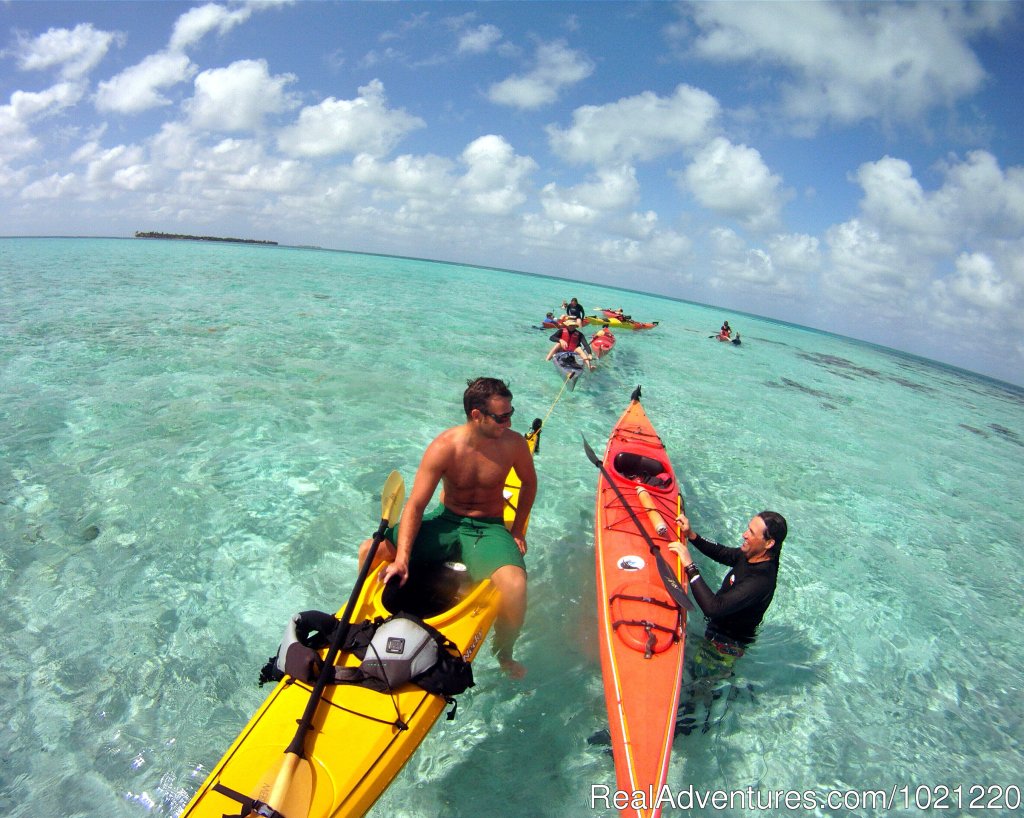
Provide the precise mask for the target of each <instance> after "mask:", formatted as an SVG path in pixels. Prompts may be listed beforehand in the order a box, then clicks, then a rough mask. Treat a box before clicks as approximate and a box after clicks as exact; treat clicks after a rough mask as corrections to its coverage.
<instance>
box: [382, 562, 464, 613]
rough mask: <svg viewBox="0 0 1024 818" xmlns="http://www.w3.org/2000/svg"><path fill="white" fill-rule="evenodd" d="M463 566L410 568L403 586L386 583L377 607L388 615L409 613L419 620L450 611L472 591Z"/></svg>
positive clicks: (449, 563) (443, 563)
mask: <svg viewBox="0 0 1024 818" xmlns="http://www.w3.org/2000/svg"><path fill="white" fill-rule="evenodd" d="M473 585H474V583H473V581H472V579H470V577H469V572H468V571H467V570H466V566H465V565H463V564H462V563H461V562H437V563H426V564H423V563H421V564H414V565H413V567H412V570H410V572H409V578H408V579H407V580H406V582H405V585H403V586H401V587H398V585H397V583H390V584H389V585H388V586H387V587H386V588H385V589H384V592H383V594H382V595H381V603H382V604H383V605H384V607H385V608H386V609H387V610H388V611H389V612H391V613H393V614H396V613H411V614H414V615H416V616H418V617H419V618H420V619H428V618H430V617H432V616H437V615H438V614H441V613H444V612H445V611H447V610H448V609H449V608H453V607H454V606H455V605H457V604H458V603H459V602H461V601H462V600H463V599H465V598H466V597H467V596H468V595H469V592H470V591H471V590H472V589H473Z"/></svg>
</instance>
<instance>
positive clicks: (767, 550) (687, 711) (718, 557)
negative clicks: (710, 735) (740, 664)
mask: <svg viewBox="0 0 1024 818" xmlns="http://www.w3.org/2000/svg"><path fill="white" fill-rule="evenodd" d="M676 521H677V522H678V523H679V526H680V534H679V538H680V540H681V542H676V543H672V544H671V545H670V546H669V548H670V549H671V550H672V551H673V552H675V553H676V554H678V555H679V558H680V560H681V561H682V563H683V567H684V568H685V570H686V576H687V578H688V579H689V581H690V593H692V594H693V598H694V599H695V600H696V601H697V605H699V606H700V609H701V611H702V612H703V613H704V616H705V618H706V619H707V622H708V627H707V630H706V631H705V632H704V639H703V640H699V641H698V642H697V644H696V645H691V643H687V646H686V651H687V655H688V660H687V670H688V672H689V676H690V682H689V684H688V685H687V687H686V688H685V695H684V696H683V697H682V698H681V699H680V708H679V721H678V722H677V724H676V732H677V734H678V733H684V734H686V733H689V732H690V731H691V730H692V729H693V727H694V725H695V721H696V719H695V716H694V713H695V711H696V704H697V703H698V702H700V701H702V702H703V703H704V705H705V707H706V709H707V712H706V713H705V717H704V726H703V731H704V732H707V731H708V730H709V729H710V728H711V713H712V706H713V702H714V700H716V699H717V698H718V697H719V696H721V695H722V691H717V692H716V687H717V686H718V684H719V683H720V682H722V681H723V680H724V679H727V678H729V677H731V676H732V675H733V665H734V664H735V662H736V660H737V659H738V658H739V657H741V656H742V655H743V652H744V650H745V649H746V647H747V646H748V645H750V644H751V643H752V642H753V641H754V634H755V631H756V630H757V626H758V625H760V624H761V620H762V619H763V618H764V614H765V611H767V610H768V606H769V605H771V604H772V597H774V596H775V583H776V581H777V580H778V574H779V556H780V553H781V551H782V542H783V540H785V539H786V531H787V526H786V519H785V518H784V517H783V516H782V515H781V514H779V513H777V512H774V511H762V512H761V513H760V514H758V515H756V516H755V517H753V518H752V519H751V520H750V524H749V525H748V526H747V530H746V531H744V532H743V545H741V546H740V547H739V548H729V547H727V546H724V545H720V544H719V543H716V542H711V541H710V540H706V539H704V538H703V537H701V536H700V535H698V534H697V533H696V532H695V531H693V530H692V529H691V528H690V521H689V520H687V519H686V515H685V514H680V515H679V516H678V517H677V518H676ZM687 543H689V544H692V545H693V546H694V547H695V548H697V550H698V551H700V552H701V553H702V554H704V555H705V556H708V557H711V559H713V560H715V561H716V562H720V563H722V564H723V565H728V566H731V568H732V570H731V571H729V573H728V574H726V575H725V580H724V581H723V582H722V587H721V588H719V590H718V593H715V592H714V591H712V590H711V588H709V587H708V586H707V584H706V583H705V582H704V578H703V577H702V576H701V574H700V570H699V569H698V568H697V566H696V564H695V563H694V561H693V559H692V558H691V557H690V552H689V550H688V549H687V547H686V544H687ZM695 641H696V640H695ZM747 690H748V691H750V692H751V693H750V695H751V697H753V687H752V686H751V685H750V684H748V685H747ZM738 691H739V688H737V687H736V686H731V687H730V690H729V693H728V695H727V696H726V703H725V708H727V707H728V702H729V701H730V700H731V699H732V698H733V697H734V696H735V695H737V694H738ZM723 716H724V709H723V712H722V715H720V716H719V717H718V721H721V719H722V718H723Z"/></svg>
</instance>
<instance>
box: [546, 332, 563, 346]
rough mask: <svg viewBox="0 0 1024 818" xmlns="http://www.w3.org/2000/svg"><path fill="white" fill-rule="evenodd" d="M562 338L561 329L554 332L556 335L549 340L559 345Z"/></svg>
mask: <svg viewBox="0 0 1024 818" xmlns="http://www.w3.org/2000/svg"><path fill="white" fill-rule="evenodd" d="M561 338H562V331H561V330H560V329H556V330H555V331H554V333H553V334H552V336H551V337H550V338H548V340H549V341H554V342H555V343H558V341H560V340H561Z"/></svg>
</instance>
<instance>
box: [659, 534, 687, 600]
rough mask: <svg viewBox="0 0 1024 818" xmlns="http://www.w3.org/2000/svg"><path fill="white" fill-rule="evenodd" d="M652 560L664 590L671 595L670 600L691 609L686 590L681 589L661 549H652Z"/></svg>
mask: <svg viewBox="0 0 1024 818" xmlns="http://www.w3.org/2000/svg"><path fill="white" fill-rule="evenodd" d="M654 561H655V563H657V565H658V573H659V574H661V581H662V583H663V584H664V586H665V590H666V591H668V595H669V596H670V597H672V600H673V601H674V602H675V603H676V604H677V605H678V606H679V607H681V608H685V609H686V610H688V611H692V610H693V603H692V602H690V598H689V597H688V596H687V595H686V591H685V590H683V586H682V585H680V584H679V579H678V578H677V577H676V575H675V572H674V571H673V570H672V568H671V566H670V565H669V564H668V563H667V562H666V561H665V558H664V557H663V556H662V555H661V551H659V550H658V549H655V550H654Z"/></svg>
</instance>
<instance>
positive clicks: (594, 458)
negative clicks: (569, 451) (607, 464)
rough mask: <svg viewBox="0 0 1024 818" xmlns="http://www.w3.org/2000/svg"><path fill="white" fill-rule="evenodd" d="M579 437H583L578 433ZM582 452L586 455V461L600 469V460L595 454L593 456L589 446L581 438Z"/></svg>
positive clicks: (585, 440) (584, 439)
mask: <svg viewBox="0 0 1024 818" xmlns="http://www.w3.org/2000/svg"><path fill="white" fill-rule="evenodd" d="M580 437H583V434H582V432H581V433H580ZM583 451H585V452H586V453H587V459H588V460H589V461H590V462H591V463H593V464H594V465H595V466H597V467H598V468H600V466H601V460H600V459H599V458H598V456H597V455H596V454H594V450H593V449H591V448H590V444H589V443H587V439H586V438H585V437H583Z"/></svg>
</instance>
